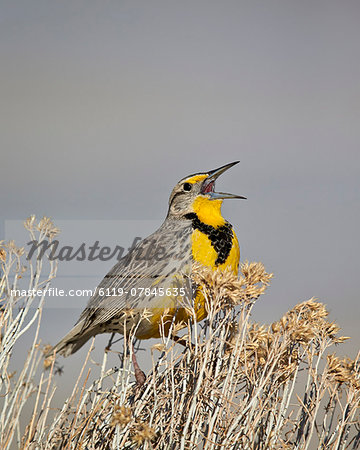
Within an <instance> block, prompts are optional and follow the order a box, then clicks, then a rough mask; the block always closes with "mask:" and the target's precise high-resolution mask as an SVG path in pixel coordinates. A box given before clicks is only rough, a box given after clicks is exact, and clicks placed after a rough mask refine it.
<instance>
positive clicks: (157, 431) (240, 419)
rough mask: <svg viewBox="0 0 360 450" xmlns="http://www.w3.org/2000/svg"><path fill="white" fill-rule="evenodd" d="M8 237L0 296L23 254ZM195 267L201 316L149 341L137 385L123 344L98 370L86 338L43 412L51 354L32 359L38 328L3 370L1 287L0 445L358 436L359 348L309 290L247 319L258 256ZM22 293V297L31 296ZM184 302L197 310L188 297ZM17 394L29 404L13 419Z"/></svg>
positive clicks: (7, 348)
mask: <svg viewBox="0 0 360 450" xmlns="http://www.w3.org/2000/svg"><path fill="white" fill-rule="evenodd" d="M45 223H47V224H48V222H46V220H44V221H43V224H45ZM43 226H45V225H43ZM46 226H47V225H46ZM30 227H31V230H33V228H32V227H34V220H33V221H32V222H31V225H30ZM51 229H52V228H51V226H50V227H49V228H48V231H47V233H50V234H51ZM40 232H42V231H41V230H40ZM10 247H11V250H10ZM10 247H9V245H8V246H7V247H5V246H4V245H3V244H2V246H1V248H0V259H1V261H2V267H3V274H2V281H1V286H2V291H1V292H2V294H1V295H2V297H3V296H4V297H6V295H7V292H8V291H9V288H10V284H9V283H10V282H9V269H8V264H9V262H10V259H9V258H10V253H11V255H13V256H12V258H15V260H16V261H18V258H20V257H21V255H20V253H21V250H19V249H16V248H15V246H14V244H11V245H10ZM21 270H22V269H21V268H20V266H19V267H18V271H17V272H16V273H17V275H18V274H19V273H20V272H21ZM53 274H54V272H50V277H49V278H51V276H53ZM17 275H16V276H17ZM192 277H193V280H194V282H195V283H197V284H199V285H202V286H203V290H204V294H205V299H206V308H207V312H208V316H207V319H206V320H204V321H203V322H201V323H197V322H195V321H191V320H190V321H189V323H188V324H187V327H186V328H185V330H183V333H184V334H183V336H182V340H183V341H185V342H186V346H185V347H184V348H182V347H181V346H180V345H179V344H176V343H174V341H173V340H172V338H171V336H172V335H173V334H176V332H178V331H179V329H178V328H179V327H176V326H173V329H172V333H170V334H169V335H168V336H163V337H162V339H161V340H160V341H159V342H158V343H157V344H156V345H154V346H153V347H152V349H151V351H150V353H151V357H152V370H151V372H150V373H148V374H147V379H146V383H145V384H144V386H142V387H141V388H139V387H137V386H136V384H135V382H134V377H133V373H132V366H131V353H130V354H124V355H123V364H122V367H121V368H120V369H119V368H111V367H108V365H109V363H108V357H109V353H108V352H104V356H103V360H102V363H101V374H100V376H99V377H98V378H97V379H96V380H94V381H92V380H91V379H90V377H89V374H90V371H91V369H92V367H93V365H94V363H93V362H92V361H91V358H90V354H91V351H92V348H93V346H91V348H90V349H89V352H88V354H87V357H86V359H85V361H84V365H83V367H82V369H81V372H80V374H79V376H78V378H77V381H76V383H75V385H74V389H73V392H72V394H71V396H70V397H69V398H68V399H66V400H65V401H64V403H63V405H60V408H59V409H58V411H57V412H56V413H55V416H54V417H51V419H50V415H49V410H50V408H51V407H53V406H52V396H53V392H54V387H55V385H56V382H57V377H56V376H55V375H54V371H55V370H54V368H55V360H54V358H48V359H46V360H45V362H44V365H43V367H42V368H41V367H40V365H39V360H40V354H39V346H38V336H37V333H35V337H34V341H33V344H32V346H31V349H30V352H29V355H28V357H27V359H26V361H25V363H24V374H22V373H21V374H19V375H18V374H15V375H13V374H9V373H8V372H7V367H8V360H9V358H11V355H12V348H13V345H11V344H10V343H9V342H10V341H11V339H10V337H9V336H13V335H14V333H12V332H11V330H15V329H16V330H18V328H19V326H18V325H17V323H18V322H16V320H17V315H15V314H14V312H13V311H14V304H15V303H16V302H18V301H19V300H17V299H11V298H7V300H6V303H5V304H4V307H3V309H2V310H1V313H2V314H3V318H2V322H1V325H2V336H3V339H2V347H1V358H2V359H1V361H2V365H1V370H2V373H3V376H2V383H3V388H2V389H3V390H2V398H3V400H4V402H5V405H4V407H3V413H2V416H1V427H2V429H1V443H0V446H1V448H4V449H6V448H9V447H10V444H11V442H12V441H15V440H16V441H17V443H18V446H21V447H22V448H41V449H63V448H66V449H132V448H143V449H170V448H171V449H195V448H203V449H220V448H222V449H286V448H289V449H308V448H322V449H343V448H353V449H356V448H359V445H360V427H359V422H360V420H359V419H360V418H359V410H360V408H359V407H360V355H358V357H357V358H356V359H355V360H350V359H344V358H339V357H337V356H336V355H335V354H334V353H331V352H330V351H329V348H330V347H333V346H334V345H335V344H340V343H342V342H343V341H344V340H345V339H347V338H345V337H341V336H338V333H339V327H338V326H337V325H336V324H335V323H333V322H331V321H329V319H328V312H327V310H326V308H325V306H324V305H323V304H322V303H320V302H318V301H316V300H315V299H310V300H308V301H306V302H303V303H300V304H298V305H296V306H295V307H294V308H293V309H291V310H290V311H289V312H287V313H286V314H285V315H284V316H283V317H282V318H281V319H280V320H279V321H277V322H274V323H273V324H271V325H260V324H258V323H254V322H252V321H251V310H252V307H253V305H254V303H255V302H256V301H257V300H258V298H259V297H260V295H262V294H264V292H265V290H266V287H267V286H268V284H269V282H270V280H271V275H270V274H268V273H267V272H266V271H265V269H264V267H263V265H262V264H261V263H248V262H245V263H244V264H243V265H242V266H241V276H240V277H239V278H238V277H236V276H234V275H233V274H232V273H231V272H228V271H225V272H213V271H211V270H209V269H207V268H204V267H200V266H197V267H196V268H195V270H194V272H193V274H192ZM13 283H14V281H13ZM23 301H24V308H26V307H27V306H26V305H27V303H28V302H31V301H34V300H33V299H30V298H26V299H23ZM11 305H13V306H11ZM41 306H42V303H41V299H40V301H39V308H38V309H37V310H36V316H35V313H33V317H34V318H33V317H32V320H30V321H29V322H28V324H29V327H28V328H26V329H25V327H24V325H20V329H22V330H25V331H24V332H28V331H29V328H30V326H32V325H33V324H34V323H35V321H37V323H39V320H40V317H41ZM187 308H188V311H189V313H190V315H193V316H194V315H195V312H194V310H193V308H192V306H191V305H187ZM4 314H6V315H5V316H4ZM146 314H148V312H146ZM30 323H31V324H30ZM21 326H22V327H23V328H21ZM36 329H38V328H36ZM5 335H6V336H8V337H7V338H6V339H4V336H5ZM128 339H129V340H130V343H131V342H132V341H133V340H134V338H133V336H132V335H130V336H129V338H128ZM11 342H12V341H11ZM92 345H93V344H92ZM129 347H130V348H131V346H129ZM3 352H5V355H3ZM44 353H47V351H46V350H45V351H44ZM3 361H4V362H3ZM36 371H38V372H41V374H40V379H39V382H38V383H36V382H34V380H35V372H36ZM26 401H28V402H32V405H33V414H32V417H31V419H30V422H29V423H28V425H27V427H26V428H25V429H22V428H21V427H20V425H19V416H20V414H21V410H22V407H23V405H24V403H25V402H26Z"/></svg>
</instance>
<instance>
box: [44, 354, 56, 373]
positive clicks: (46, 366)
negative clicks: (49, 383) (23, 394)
mask: <svg viewBox="0 0 360 450" xmlns="http://www.w3.org/2000/svg"><path fill="white" fill-rule="evenodd" d="M54 361H55V357H54V356H48V357H47V358H45V359H44V369H45V370H47V369H49V368H50V367H51V366H52V364H53V362H54Z"/></svg>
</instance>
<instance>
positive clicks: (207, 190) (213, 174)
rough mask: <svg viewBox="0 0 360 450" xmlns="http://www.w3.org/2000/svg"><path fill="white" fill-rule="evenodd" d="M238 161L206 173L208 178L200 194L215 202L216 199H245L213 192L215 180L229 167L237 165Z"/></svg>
mask: <svg viewBox="0 0 360 450" xmlns="http://www.w3.org/2000/svg"><path fill="white" fill-rule="evenodd" d="M239 162H240V161H235V162H232V163H230V164H225V166H221V167H219V168H218V169H214V170H210V171H209V172H208V174H209V176H208V177H207V178H206V179H205V180H204V183H203V186H202V192H203V193H204V194H209V196H210V199H211V200H217V199H224V198H243V199H246V197H243V196H241V195H235V194H226V193H225V192H214V191H213V189H214V183H215V180H216V179H217V178H218V177H219V176H220V175H221V174H222V173H224V172H225V171H226V170H228V169H230V167H232V166H235V164H238V163H239Z"/></svg>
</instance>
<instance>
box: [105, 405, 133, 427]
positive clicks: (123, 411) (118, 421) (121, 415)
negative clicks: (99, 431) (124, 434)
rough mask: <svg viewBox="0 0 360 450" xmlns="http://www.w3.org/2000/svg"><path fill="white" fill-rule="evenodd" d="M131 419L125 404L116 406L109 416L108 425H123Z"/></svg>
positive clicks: (129, 411)
mask: <svg viewBox="0 0 360 450" xmlns="http://www.w3.org/2000/svg"><path fill="white" fill-rule="evenodd" d="M131 420H132V414H131V409H130V408H127V407H126V406H116V407H115V409H114V412H113V415H112V417H111V422H110V425H111V426H112V427H115V426H116V425H121V426H125V425H127V424H128V423H129V422H131Z"/></svg>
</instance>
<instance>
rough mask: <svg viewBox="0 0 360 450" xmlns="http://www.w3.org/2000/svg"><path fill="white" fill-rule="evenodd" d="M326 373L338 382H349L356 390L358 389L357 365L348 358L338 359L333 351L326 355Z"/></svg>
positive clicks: (359, 377) (359, 381)
mask: <svg viewBox="0 0 360 450" xmlns="http://www.w3.org/2000/svg"><path fill="white" fill-rule="evenodd" d="M327 363H328V373H329V375H330V377H331V378H332V379H333V380H335V381H336V382H338V383H340V384H341V383H348V384H351V385H352V386H353V387H354V388H355V389H356V390H357V391H359V390H360V376H359V375H360V374H359V367H357V365H356V363H355V361H353V360H352V359H350V358H344V359H340V358H339V357H337V356H336V355H335V354H334V353H332V354H330V355H327Z"/></svg>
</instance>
